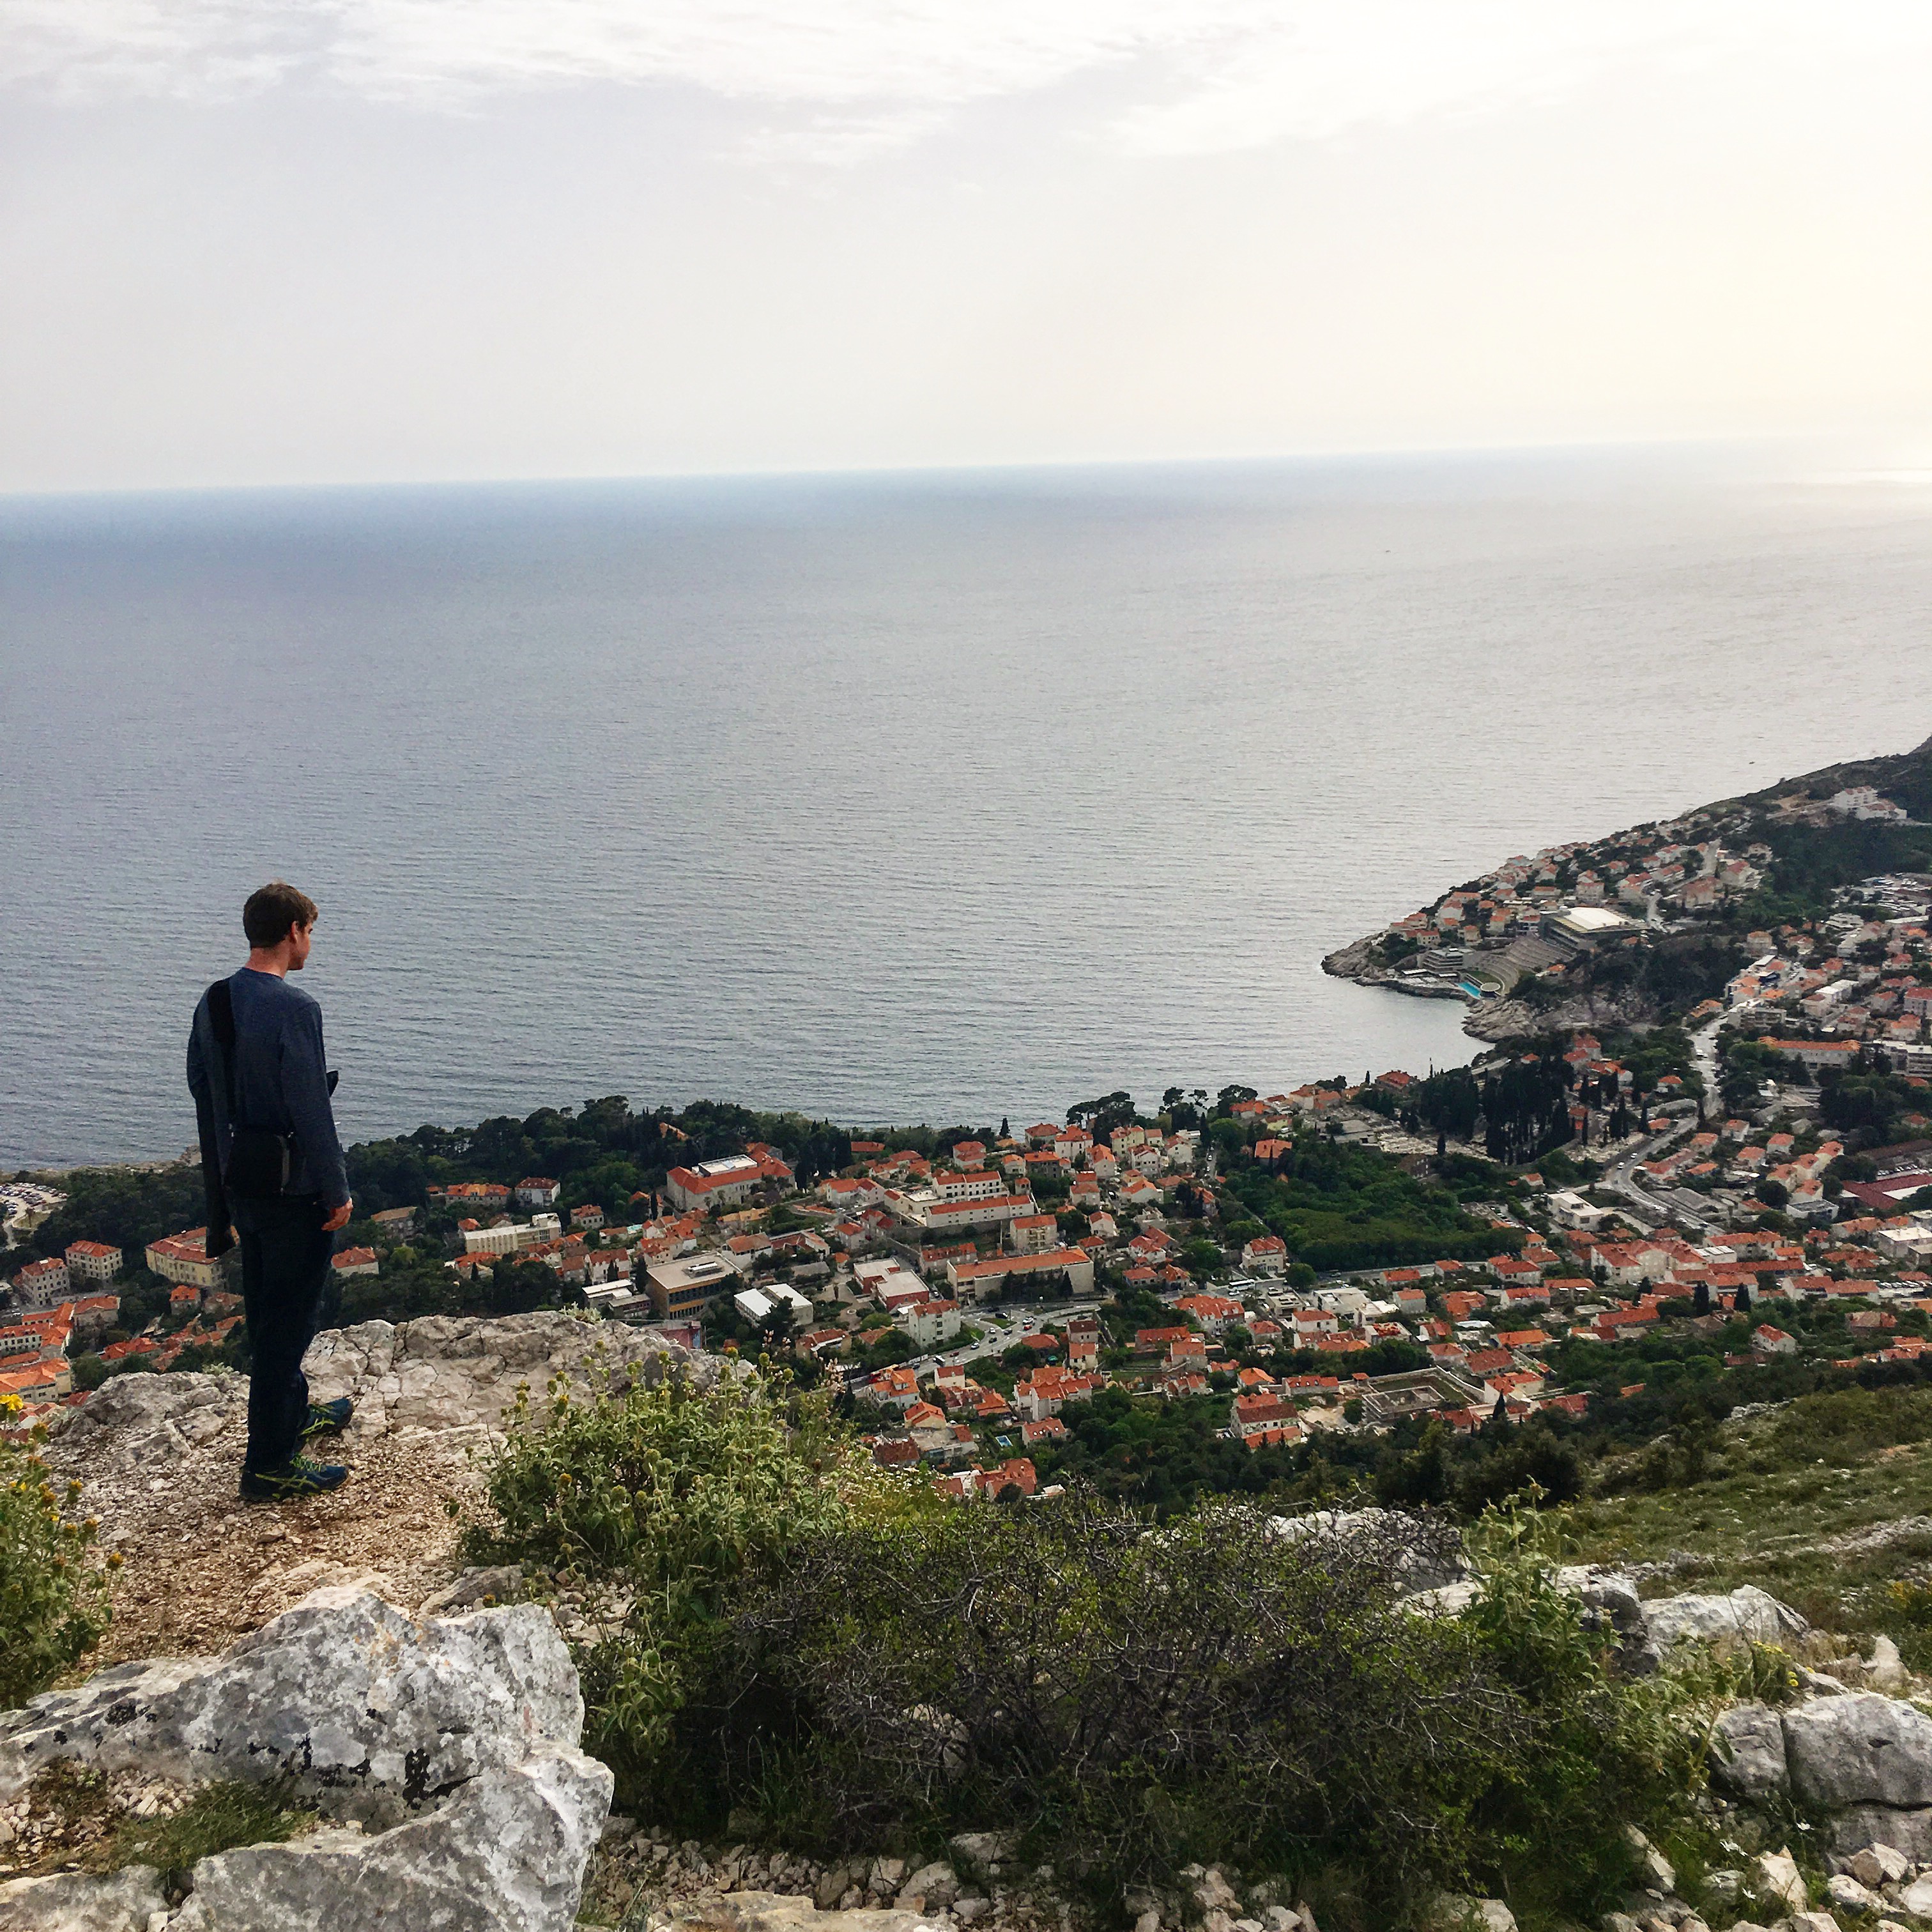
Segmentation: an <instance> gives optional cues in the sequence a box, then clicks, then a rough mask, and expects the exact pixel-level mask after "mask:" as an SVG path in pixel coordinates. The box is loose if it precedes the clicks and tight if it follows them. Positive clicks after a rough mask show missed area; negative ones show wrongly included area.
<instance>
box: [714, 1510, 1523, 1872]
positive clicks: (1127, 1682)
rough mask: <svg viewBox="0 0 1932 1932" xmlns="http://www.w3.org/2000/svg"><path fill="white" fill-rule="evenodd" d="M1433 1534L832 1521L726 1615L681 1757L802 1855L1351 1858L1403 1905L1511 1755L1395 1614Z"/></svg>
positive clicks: (1124, 1518)
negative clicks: (985, 1843) (1003, 1852)
mask: <svg viewBox="0 0 1932 1932" xmlns="http://www.w3.org/2000/svg"><path fill="white" fill-rule="evenodd" d="M1391 1521H1392V1522H1397V1521H1400V1519H1392V1520H1391ZM1433 1534H1436V1535H1439V1534H1440V1533H1439V1532H1434V1533H1433ZM1430 1535H1432V1532H1428V1531H1426V1530H1423V1529H1417V1530H1415V1531H1414V1532H1409V1533H1403V1534H1394V1533H1384V1534H1376V1533H1373V1532H1368V1533H1364V1535H1361V1536H1360V1537H1356V1538H1345V1539H1340V1540H1337V1541H1322V1542H1320V1543H1313V1542H1307V1541H1302V1540H1300V1539H1298V1538H1290V1537H1285V1536H1282V1535H1277V1534H1276V1533H1274V1531H1273V1530H1272V1529H1271V1524H1270V1520H1269V1518H1268V1516H1267V1514H1265V1512H1263V1511H1259V1510H1255V1509H1251V1508H1245V1507H1243V1506H1241V1505H1232V1504H1227V1503H1214V1504H1209V1505H1204V1506H1202V1508H1199V1509H1198V1510H1196V1511H1194V1512H1193V1514H1190V1515H1187V1516H1185V1517H1178V1518H1176V1519H1174V1520H1172V1521H1170V1522H1168V1523H1164V1524H1162V1525H1160V1526H1158V1527H1156V1526H1152V1525H1151V1523H1150V1522H1149V1520H1148V1518H1147V1517H1145V1515H1143V1514H1140V1513H1139V1512H1136V1511H1133V1510H1130V1509H1127V1508H1123V1507H1121V1506H1120V1505H1115V1504H1109V1503H1106V1502H1101V1501H1099V1500H1097V1499H1091V1498H1085V1499H1075V1498H1070V1499H1065V1500H1063V1501H1061V1502H1058V1503H1056V1504H1055V1505H1053V1506H1052V1507H1050V1508H1029V1509H1025V1510H1019V1511H1014V1510H1006V1509H998V1508H986V1507H974V1508H966V1509H959V1510H952V1511H944V1512H938V1513H935V1514H932V1515H930V1516H929V1517H924V1518H922V1519H919V1520H912V1521H907V1522H900V1523H866V1524H856V1525H853V1526H850V1527H848V1528H847V1529H844V1530H841V1531H838V1532H832V1533H831V1534H829V1535H823V1536H820V1537H818V1538H812V1539H810V1540H808V1541H805V1542H804V1543H802V1544H799V1546H798V1547H796V1549H795V1550H794V1551H793V1553H792V1554H791V1556H790V1558H789V1559H787V1561H785V1562H784V1563H782V1564H781V1565H780V1566H778V1569H777V1570H776V1571H775V1573H774V1574H772V1576H771V1577H770V1578H769V1580H768V1581H767V1583H766V1586H765V1587H764V1588H763V1589H762V1590H760V1591H759V1592H757V1593H755V1595H754V1596H753V1597H752V1598H751V1601H748V1603H747V1604H746V1606H745V1608H744V1609H743V1610H741V1611H740V1613H739V1615H738V1616H737V1617H736V1619H734V1621H733V1630H732V1640H731V1642H730V1644H729V1645H728V1646H721V1648H720V1649H718V1651H717V1652H715V1654H714V1656H713V1659H712V1662H713V1667H714V1672H715V1675H714V1676H713V1678H712V1682H711V1684H710V1685H709V1687H708V1689H707V1691H706V1694H705V1695H704V1696H703V1697H700V1698H698V1699H696V1700H694V1702H693V1704H692V1706H691V1709H690V1711H689V1712H688V1716H689V1718H691V1720H692V1724H693V1730H692V1736H691V1745H692V1747H693V1749H692V1750H691V1753H690V1755H691V1756H692V1757H696V1756H697V1751H696V1749H695V1747H696V1745H697V1742H698V1740H699V1736H700V1733H701V1735H702V1737H703V1741H704V1742H705V1744H706V1746H707V1747H708V1754H709V1763H711V1765H712V1767H713V1768H714V1775H715V1776H716V1777H717V1778H718V1781H719V1787H720V1788H719V1790H718V1792H717V1793H716V1795H715V1799H714V1802H715V1804H717V1805H719V1806H724V1805H749V1806H751V1807H754V1808H757V1809H758V1810H760V1811H762V1812H763V1814H764V1815H765V1816H766V1818H767V1820H769V1822H770V1823H772V1825H774V1826H776V1827H778V1828H779V1829H781V1830H784V1831H786V1832H789V1833H790V1834H791V1835H796V1836H798V1837H800V1838H805V1839H812V1840H820V1841H823V1840H828V1839H833V1838H839V1837H843V1838H846V1839H847V1840H848V1841H850V1840H852V1839H853V1838H856V1839H857V1840H859V1841H861V1842H865V1843H875V1844H883V1843H891V1842H893V1841H896V1840H900V1839H902V1838H905V1837H907V1836H913V1837H916V1836H919V1835H935V1834H936V1833H937V1832H938V1831H939V1830H940V1829H942V1828H944V1827H950V1826H957V1825H960V1824H967V1823H971V1824H974V1825H976V1826H981V1827H983V1826H988V1825H992V1824H998V1825H1004V1826H1014V1827H1017V1828H1019V1829H1022V1831H1024V1832H1026V1833H1027V1834H1028V1835H1029V1837H1030V1838H1031V1841H1032V1843H1033V1846H1034V1849H1037V1850H1038V1851H1040V1852H1043V1853H1044V1852H1051V1853H1052V1855H1053V1857H1054V1858H1055V1862H1056V1864H1057V1865H1058V1866H1063V1867H1066V1868H1067V1869H1068V1870H1070V1871H1071V1872H1077V1873H1084V1874H1085V1875H1087V1876H1089V1877H1091V1878H1094V1879H1098V1880H1100V1882H1103V1883H1106V1884H1110V1885H1120V1884H1123V1883H1126V1882H1132V1881H1133V1880H1134V1879H1139V1878H1142V1877H1145V1876H1153V1875H1156V1874H1159V1873H1165V1872H1168V1871H1171V1870H1172V1869H1173V1868H1174V1867H1175V1866H1176V1865H1178V1864H1180V1863H1181V1862H1183V1861H1184V1860H1186V1859H1187V1858H1204V1859H1205V1858H1217V1857H1218V1858H1227V1857H1234V1856H1236V1855H1239V1856H1240V1857H1241V1859H1242V1861H1243V1862H1244V1864H1247V1863H1251V1862H1253V1861H1254V1860H1255V1859H1256V1858H1262V1859H1263V1860H1264V1861H1266V1862H1268V1864H1271V1865H1275V1864H1300V1865H1303V1866H1306V1865H1309V1864H1313V1863H1317V1862H1324V1861H1328V1860H1329V1859H1331V1858H1334V1857H1336V1856H1338V1855H1359V1854H1366V1855H1367V1856H1366V1857H1365V1858H1364V1870H1365V1871H1367V1870H1370V1868H1372V1867H1379V1868H1380V1871H1381V1873H1382V1877H1383V1878H1385V1879H1387V1880H1388V1882H1389V1883H1390V1884H1391V1886H1392V1887H1394V1888H1401V1887H1403V1886H1404V1885H1407V1884H1408V1883H1409V1882H1410V1881H1412V1880H1414V1879H1418V1878H1419V1877H1420V1876H1423V1875H1424V1874H1426V1873H1429V1872H1430V1871H1432V1870H1433V1871H1438V1872H1439V1871H1442V1870H1453V1869H1455V1868H1457V1867H1458V1866H1459V1864H1460V1846H1462V1845H1463V1843H1465V1842H1466V1832H1467V1830H1468V1827H1469V1817H1468V1805H1467V1802H1466V1801H1467V1799H1468V1797H1469V1796H1470V1795H1471V1792H1472V1789H1473V1788H1474V1787H1472V1786H1471V1784H1470V1783H1469V1777H1470V1772H1471V1768H1472V1766H1490V1767H1492V1769H1493V1768H1495V1767H1496V1766H1499V1764H1500V1763H1501V1761H1502V1760H1503V1759H1504V1758H1505V1757H1506V1756H1507V1755H1508V1754H1509V1753H1510V1752H1511V1751H1513V1750H1514V1748H1515V1747H1516V1745H1517V1744H1518V1743H1519V1742H1520V1734H1521V1726H1520V1722H1519V1721H1518V1716H1517V1712H1516V1710H1515V1708H1514V1702H1513V1700H1511V1698H1510V1697H1508V1694H1507V1693H1506V1692H1505V1691H1502V1689H1501V1688H1500V1687H1499V1686H1497V1685H1495V1684H1494V1683H1493V1682H1490V1680H1489V1679H1487V1676H1486V1675H1485V1673H1484V1671H1483V1670H1482V1669H1481V1664H1480V1660H1479V1659H1478V1657H1477V1655H1476V1654H1475V1650H1474V1648H1473V1647H1472V1644H1471V1643H1470V1641H1469V1637H1468V1634H1466V1632H1465V1631H1463V1628H1461V1627H1460V1625H1457V1624H1456V1623H1455V1622H1453V1621H1451V1620H1449V1619H1436V1618H1428V1617H1421V1616H1414V1615H1412V1614H1410V1613H1409V1612H1407V1611H1406V1610H1403V1608H1402V1607H1401V1603H1400V1598H1401V1592H1402V1580H1403V1576H1404V1574H1405V1573H1406V1570H1407V1568H1408V1567H1409V1564H1410V1563H1411V1562H1412V1561H1413V1559H1414V1558H1415V1555H1416V1546H1417V1544H1418V1542H1419V1541H1426V1540H1427V1538H1429V1537H1430Z"/></svg>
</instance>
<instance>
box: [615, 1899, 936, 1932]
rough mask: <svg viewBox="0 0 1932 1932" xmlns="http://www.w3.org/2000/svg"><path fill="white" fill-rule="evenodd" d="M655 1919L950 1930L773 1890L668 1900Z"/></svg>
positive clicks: (783, 1927)
mask: <svg viewBox="0 0 1932 1932" xmlns="http://www.w3.org/2000/svg"><path fill="white" fill-rule="evenodd" d="M653 1922H654V1923H656V1924H660V1925H661V1927H663V1928H664V1932H949V1928H948V1927H947V1924H946V1921H944V1919H943V1918H942V1919H938V1920H937V1921H935V1919H934V1918H932V1917H930V1916H928V1915H923V1914H921V1913H919V1912H901V1911H898V1910H896V1909H892V1908H890V1907H871V1908H868V1907H860V1908H859V1909H855V1910H850V1911H842V1912H820V1911H819V1910H818V1909H817V1907H816V1906H814V1905H813V1903H812V1902H811V1900H810V1899H808V1898H794V1897H788V1896H787V1895H785V1894H782V1893H779V1892H772V1891H732V1892H727V1893H726V1894H724V1897H721V1898H719V1899H717V1900H705V1901H703V1902H701V1903H686V1904H678V1905H673V1906H667V1908H666V1909H665V1912H664V1915H663V1916H662V1918H661V1920H658V1921H653Z"/></svg>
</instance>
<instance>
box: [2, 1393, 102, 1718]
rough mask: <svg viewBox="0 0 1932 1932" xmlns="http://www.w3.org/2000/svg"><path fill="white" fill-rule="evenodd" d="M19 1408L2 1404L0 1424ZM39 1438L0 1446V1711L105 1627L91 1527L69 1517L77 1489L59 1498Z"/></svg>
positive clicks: (41, 1434)
mask: <svg viewBox="0 0 1932 1932" xmlns="http://www.w3.org/2000/svg"><path fill="white" fill-rule="evenodd" d="M19 1410H20V1404H19V1403H17V1402H16V1401H13V1400H11V1399H8V1400H7V1401H5V1402H0V1424H5V1423H7V1422H8V1421H11V1420H12V1419H13V1417H15V1416H17V1415H18V1413H19ZM44 1439H45V1431H44V1430H41V1429H39V1428H36V1429H35V1430H34V1431H33V1432H32V1433H31V1436H30V1437H29V1438H28V1441H27V1442H26V1444H24V1445H23V1444H21V1443H20V1442H6V1441H0V1710H9V1711H10V1710H12V1709H14V1708H15V1707H16V1706H18V1705H21V1704H24V1703H26V1701H27V1700H28V1698H29V1697H32V1696H33V1695H34V1694H35V1693H36V1692H37V1691H44V1690H45V1689H46V1687H47V1686H48V1685H49V1684H51V1683H52V1682H53V1680H54V1679H55V1678H56V1677H58V1676H59V1675H60V1673H62V1671H63V1670H65V1669H66V1668H67V1667H68V1665H69V1664H73V1663H74V1662H75V1661H77V1659H78V1658H80V1657H82V1656H83V1655H85V1654H86V1652H88V1651H89V1650H91V1649H93V1647H94V1646H95V1644H96V1643H98V1642H99V1641H100V1638H101V1632H102V1631H104V1630H105V1629H106V1628H107V1577H106V1575H105V1574H104V1571H102V1570H101V1568H98V1567H97V1566H96V1565H95V1564H94V1563H92V1562H90V1561H89V1548H90V1546H91V1545H92V1543H93V1541H94V1532H95V1525H94V1523H93V1521H92V1519H89V1520H87V1521H86V1522H79V1523H77V1522H76V1521H75V1520H74V1518H73V1517H72V1516H71V1514H69V1512H71V1511H72V1509H73V1508H74V1504H75V1503H76V1502H77V1501H78V1500H79V1499H80V1484H78V1483H70V1484H68V1486H67V1490H66V1493H65V1495H62V1494H61V1493H58V1492H56V1490H55V1488H54V1487H53V1484H52V1481H50V1480H49V1476H48V1474H47V1467H46V1463H43V1461H42V1460H40V1456H39V1454H37V1451H38V1448H39V1445H40V1442H42V1441H43V1440H44ZM107 1561H108V1563H109V1565H110V1566H113V1567H117V1568H118V1565H119V1562H120V1559H119V1557H118V1555H116V1556H110V1557H109V1558H108V1559H107Z"/></svg>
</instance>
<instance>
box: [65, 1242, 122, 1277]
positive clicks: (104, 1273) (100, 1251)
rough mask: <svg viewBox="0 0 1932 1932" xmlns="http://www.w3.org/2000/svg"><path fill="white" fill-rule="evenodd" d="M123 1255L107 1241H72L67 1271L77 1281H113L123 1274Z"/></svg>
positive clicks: (69, 1245) (69, 1248)
mask: <svg viewBox="0 0 1932 1932" xmlns="http://www.w3.org/2000/svg"><path fill="white" fill-rule="evenodd" d="M67 1271H68V1275H69V1276H70V1277H71V1278H72V1279H73V1280H76V1281H112V1280H113V1279H114V1277H115V1276H116V1275H117V1274H119V1273H120V1272H121V1250H119V1249H118V1248H110V1247H109V1246H108V1245H107V1243H106V1242H105V1241H70V1242H68V1246H67Z"/></svg>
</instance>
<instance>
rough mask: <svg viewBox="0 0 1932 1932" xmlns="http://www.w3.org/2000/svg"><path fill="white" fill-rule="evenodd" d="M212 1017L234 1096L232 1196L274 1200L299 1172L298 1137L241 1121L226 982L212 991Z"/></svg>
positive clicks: (228, 1171) (226, 1084)
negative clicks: (292, 1175) (236, 1099)
mask: <svg viewBox="0 0 1932 1932" xmlns="http://www.w3.org/2000/svg"><path fill="white" fill-rule="evenodd" d="M208 1020H209V1023H210V1024H211V1026H212V1027H213V1028H214V1041H215V1044H216V1045H217V1046H219V1047H220V1049H221V1079H222V1085H223V1088H224V1089H225V1091H226V1094H227V1096H228V1119H229V1125H230V1126H231V1127H232V1128H233V1139H232V1140H231V1141H230V1142H229V1148H228V1165H227V1166H226V1168H225V1169H223V1173H222V1179H223V1182H224V1183H225V1184H226V1187H227V1189H228V1191H229V1193H230V1194H232V1195H234V1196H236V1198H237V1199H239V1200H243V1201H272V1200H274V1199H275V1198H276V1197H277V1196H279V1195H280V1194H281V1193H282V1192H283V1191H284V1190H285V1189H286V1188H287V1186H288V1184H289V1176H290V1175H291V1174H292V1173H293V1172H294V1171H295V1164H296V1139H295V1136H294V1135H293V1134H284V1133H277V1132H276V1131H275V1129H274V1128H273V1127H244V1126H243V1125H242V1122H241V1121H240V1120H239V1119H238V1118H236V1116H237V1114H238V1112H239V1109H237V1107H236V1101H235V1001H234V996H233V994H232V992H230V990H229V985H228V982H227V981H226V980H216V981H215V983H214V985H213V986H211V987H209V988H208Z"/></svg>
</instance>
